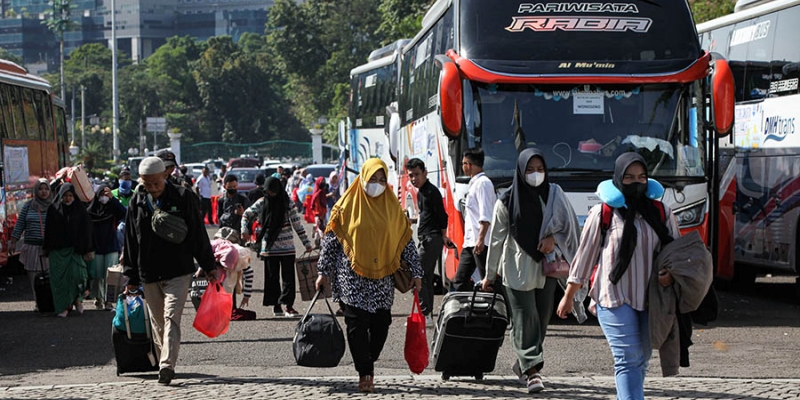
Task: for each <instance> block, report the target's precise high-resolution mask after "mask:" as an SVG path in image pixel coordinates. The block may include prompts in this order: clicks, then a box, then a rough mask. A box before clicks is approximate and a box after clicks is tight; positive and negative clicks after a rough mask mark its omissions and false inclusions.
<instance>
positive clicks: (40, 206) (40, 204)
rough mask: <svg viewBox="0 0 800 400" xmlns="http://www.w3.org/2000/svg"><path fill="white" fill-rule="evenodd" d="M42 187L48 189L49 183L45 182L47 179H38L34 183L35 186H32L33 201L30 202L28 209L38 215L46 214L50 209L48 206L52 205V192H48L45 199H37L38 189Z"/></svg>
mask: <svg viewBox="0 0 800 400" xmlns="http://www.w3.org/2000/svg"><path fill="white" fill-rule="evenodd" d="M42 185H45V186H47V188H48V189H50V183H48V182H47V179H39V180H38V181H36V184H35V185H33V199H32V200H31V205H30V207H31V208H32V209H33V210H35V211H37V212H39V213H46V212H47V209H48V208H50V204H53V192H52V191H50V194H49V195H48V196H47V197H46V198H41V197H39V188H40V187H42Z"/></svg>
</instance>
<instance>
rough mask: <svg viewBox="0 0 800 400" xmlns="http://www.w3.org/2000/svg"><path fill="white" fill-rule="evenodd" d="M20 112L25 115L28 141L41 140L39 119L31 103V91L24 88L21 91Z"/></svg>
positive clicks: (41, 133)
mask: <svg viewBox="0 0 800 400" xmlns="http://www.w3.org/2000/svg"><path fill="white" fill-rule="evenodd" d="M22 93H23V97H22V100H23V101H22V110H23V112H24V114H25V126H26V128H27V132H28V139H31V140H42V137H43V136H44V134H43V132H41V130H40V129H39V127H40V124H39V119H38V118H37V116H36V108H35V107H36V106H35V104H36V103H35V102H34V101H33V90H31V89H28V88H25V89H22Z"/></svg>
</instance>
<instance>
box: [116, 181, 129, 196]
mask: <svg viewBox="0 0 800 400" xmlns="http://www.w3.org/2000/svg"><path fill="white" fill-rule="evenodd" d="M131 185H132V183H131V181H119V192H120V193H122V194H128V193H130V192H131Z"/></svg>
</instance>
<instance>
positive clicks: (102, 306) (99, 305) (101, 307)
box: [94, 299, 106, 310]
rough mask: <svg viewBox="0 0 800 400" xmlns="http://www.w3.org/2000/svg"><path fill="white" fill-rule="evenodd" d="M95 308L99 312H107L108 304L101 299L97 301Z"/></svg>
mask: <svg viewBox="0 0 800 400" xmlns="http://www.w3.org/2000/svg"><path fill="white" fill-rule="evenodd" d="M94 308H96V309H98V310H105V309H106V302H105V301H103V300H100V299H96V300H95V301H94Z"/></svg>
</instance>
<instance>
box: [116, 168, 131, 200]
mask: <svg viewBox="0 0 800 400" xmlns="http://www.w3.org/2000/svg"><path fill="white" fill-rule="evenodd" d="M111 195H112V196H114V198H115V199H117V200H119V202H120V203H122V206H123V207H126V208H127V207H128V202H130V200H131V196H133V181H131V170H129V169H127V168H123V169H122V171H120V173H119V187H118V188H116V189H114V190H112V191H111Z"/></svg>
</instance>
